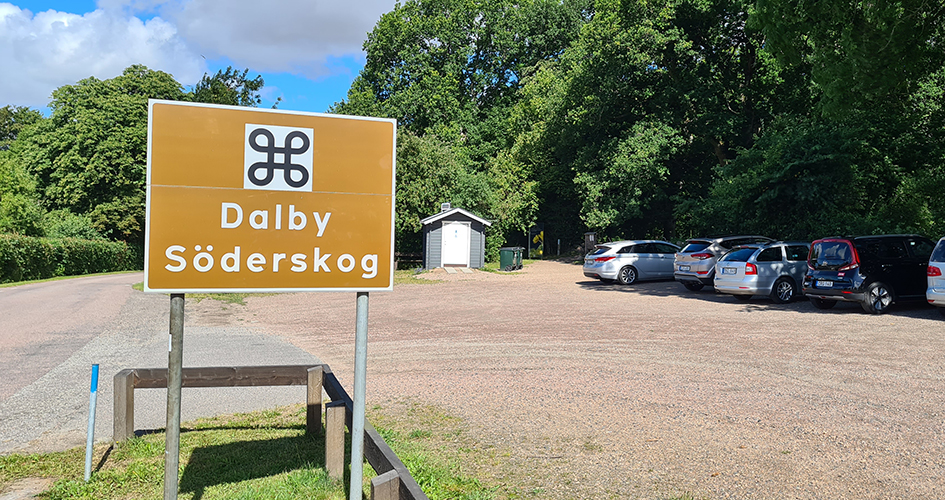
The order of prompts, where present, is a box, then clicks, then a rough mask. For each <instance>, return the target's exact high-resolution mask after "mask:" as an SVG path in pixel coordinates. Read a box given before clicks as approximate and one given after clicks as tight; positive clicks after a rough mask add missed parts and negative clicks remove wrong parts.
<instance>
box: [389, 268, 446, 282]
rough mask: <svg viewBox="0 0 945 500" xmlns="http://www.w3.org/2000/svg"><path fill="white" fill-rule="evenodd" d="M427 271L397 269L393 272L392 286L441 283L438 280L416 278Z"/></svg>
mask: <svg viewBox="0 0 945 500" xmlns="http://www.w3.org/2000/svg"><path fill="white" fill-rule="evenodd" d="M425 272H427V271H424V270H422V269H398V270H397V271H394V284H395V285H432V284H434V283H442V281H440V280H425V279H424V280H422V279H420V278H417V276H418V275H420V274H423V273H425Z"/></svg>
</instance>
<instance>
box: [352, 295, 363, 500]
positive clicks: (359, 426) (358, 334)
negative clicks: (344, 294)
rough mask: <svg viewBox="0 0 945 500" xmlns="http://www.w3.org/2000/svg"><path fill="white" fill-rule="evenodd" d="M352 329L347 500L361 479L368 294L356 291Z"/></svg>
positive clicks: (356, 492)
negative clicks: (351, 399) (348, 484)
mask: <svg viewBox="0 0 945 500" xmlns="http://www.w3.org/2000/svg"><path fill="white" fill-rule="evenodd" d="M357 300H358V304H357V311H356V313H355V314H356V316H357V318H356V320H355V329H354V408H352V411H351V488H350V489H349V495H348V498H361V497H362V494H361V482H362V480H363V478H364V471H363V465H364V406H365V403H364V400H365V393H366V392H367V391H366V385H367V327H368V292H358V299H357Z"/></svg>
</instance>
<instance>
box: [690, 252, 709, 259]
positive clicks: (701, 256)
mask: <svg viewBox="0 0 945 500" xmlns="http://www.w3.org/2000/svg"><path fill="white" fill-rule="evenodd" d="M692 257H693V258H696V259H699V260H706V259H711V258H712V254H710V253H694V254H692Z"/></svg>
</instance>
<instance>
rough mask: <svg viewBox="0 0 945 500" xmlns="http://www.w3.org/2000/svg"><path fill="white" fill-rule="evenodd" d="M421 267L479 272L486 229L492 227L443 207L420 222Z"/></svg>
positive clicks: (476, 217) (465, 214)
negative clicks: (476, 270)
mask: <svg viewBox="0 0 945 500" xmlns="http://www.w3.org/2000/svg"><path fill="white" fill-rule="evenodd" d="M420 222H421V224H423V267H424V268H425V269H433V268H436V267H471V268H476V269H478V268H481V267H482V266H483V265H484V264H485V261H486V227H488V226H491V225H492V223H491V222H489V221H487V220H485V219H483V218H481V217H479V216H477V215H475V214H472V213H470V212H467V211H465V210H463V209H462V208H451V207H450V206H449V204H447V203H444V204H443V209H442V210H441V211H440V213H438V214H436V215H431V216H429V217H427V218H425V219H422V220H421V221H420Z"/></svg>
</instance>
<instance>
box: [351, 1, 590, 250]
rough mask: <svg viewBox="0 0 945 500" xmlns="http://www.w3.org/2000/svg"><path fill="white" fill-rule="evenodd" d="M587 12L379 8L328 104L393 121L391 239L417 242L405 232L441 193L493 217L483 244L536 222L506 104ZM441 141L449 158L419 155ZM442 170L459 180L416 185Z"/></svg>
mask: <svg viewBox="0 0 945 500" xmlns="http://www.w3.org/2000/svg"><path fill="white" fill-rule="evenodd" d="M590 11H591V9H590V1H588V0H567V1H555V0H528V1H524V2H513V1H510V0H410V1H407V2H404V3H403V4H398V5H397V6H396V7H395V8H394V10H392V11H391V12H389V13H387V14H384V15H383V16H382V17H381V19H380V20H379V21H378V23H377V26H376V27H375V28H374V30H373V31H372V32H371V33H369V35H368V39H367V41H366V42H365V45H364V48H365V51H366V52H367V62H366V64H365V67H364V69H363V70H362V72H361V73H360V75H359V76H358V78H357V79H356V80H355V82H354V84H353V85H352V87H351V90H350V91H349V93H348V99H347V100H346V101H345V102H341V103H338V104H336V105H335V106H334V107H333V108H332V111H333V112H337V113H345V114H362V115H372V116H384V117H391V118H396V119H397V120H398V124H399V126H400V129H401V132H400V135H401V137H402V138H403V140H402V141H400V142H401V143H402V146H401V148H400V149H399V151H398V210H403V212H402V213H400V212H399V213H398V220H402V221H404V223H403V224H402V225H401V226H400V227H401V228H402V229H401V232H400V233H399V234H400V236H399V237H398V245H399V246H401V247H402V248H412V247H414V246H416V245H415V244H413V243H410V242H411V241H414V242H417V241H419V239H418V237H419V234H418V233H416V232H415V233H413V234H411V233H410V231H419V229H420V228H419V220H420V218H422V217H425V216H427V215H430V214H432V213H436V211H437V210H438V208H439V204H440V203H441V202H446V201H449V202H451V203H453V204H454V206H461V207H463V208H466V209H470V210H472V211H474V212H477V213H479V214H480V215H482V216H485V217H487V218H489V219H491V220H493V221H494V224H493V227H492V228H491V229H490V234H491V236H492V237H491V239H490V240H489V249H490V251H491V250H492V249H494V248H498V246H500V245H501V244H502V243H503V242H504V237H505V234H506V233H509V232H515V233H521V232H522V228H524V227H527V226H528V225H530V224H531V223H533V222H534V220H535V214H536V212H537V211H536V209H535V206H536V202H535V200H536V197H535V196H536V195H535V191H536V189H537V183H536V180H535V179H534V178H533V176H532V172H531V170H530V169H529V168H527V167H526V166H525V165H524V164H522V163H521V162H520V161H518V160H517V159H515V158H513V157H512V156H511V155H510V153H508V149H509V147H510V146H511V144H512V143H513V142H514V136H513V135H511V134H510V133H509V129H508V121H509V119H510V113H511V110H512V108H513V106H514V104H515V103H516V101H517V100H518V93H519V91H520V90H521V87H522V81H523V79H524V78H525V75H526V74H527V73H528V72H530V71H532V70H533V68H534V67H535V66H536V65H537V64H539V63H540V62H542V61H547V60H554V59H557V58H558V57H559V56H560V55H561V53H563V51H564V50H565V48H566V47H567V46H568V45H569V44H570V43H571V42H572V41H573V40H574V39H575V38H576V37H577V36H578V33H579V30H580V26H581V25H582V24H583V23H584V22H586V20H587V18H588V17H589V15H590V14H589V13H590ZM405 145H416V146H421V145H422V146H423V147H414V146H410V147H404V146H405ZM444 150H448V151H449V155H450V157H451V158H452V159H449V157H447V156H444V155H432V154H429V153H427V152H424V151H444ZM414 169H418V170H414ZM444 169H456V171H455V172H453V174H452V176H453V177H455V178H456V179H458V180H457V182H448V183H440V184H436V186H437V189H431V190H428V191H426V192H424V193H416V192H413V191H412V189H414V186H419V184H418V183H417V182H415V181H414V180H417V181H419V179H422V178H423V177H424V176H426V175H431V173H432V172H444ZM401 178H403V179H404V182H401V180H400V179H401ZM401 200H403V201H404V203H403V204H401ZM408 200H410V203H407V201H408ZM421 200H422V202H421ZM407 221H412V222H409V223H408V222H407Z"/></svg>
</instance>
